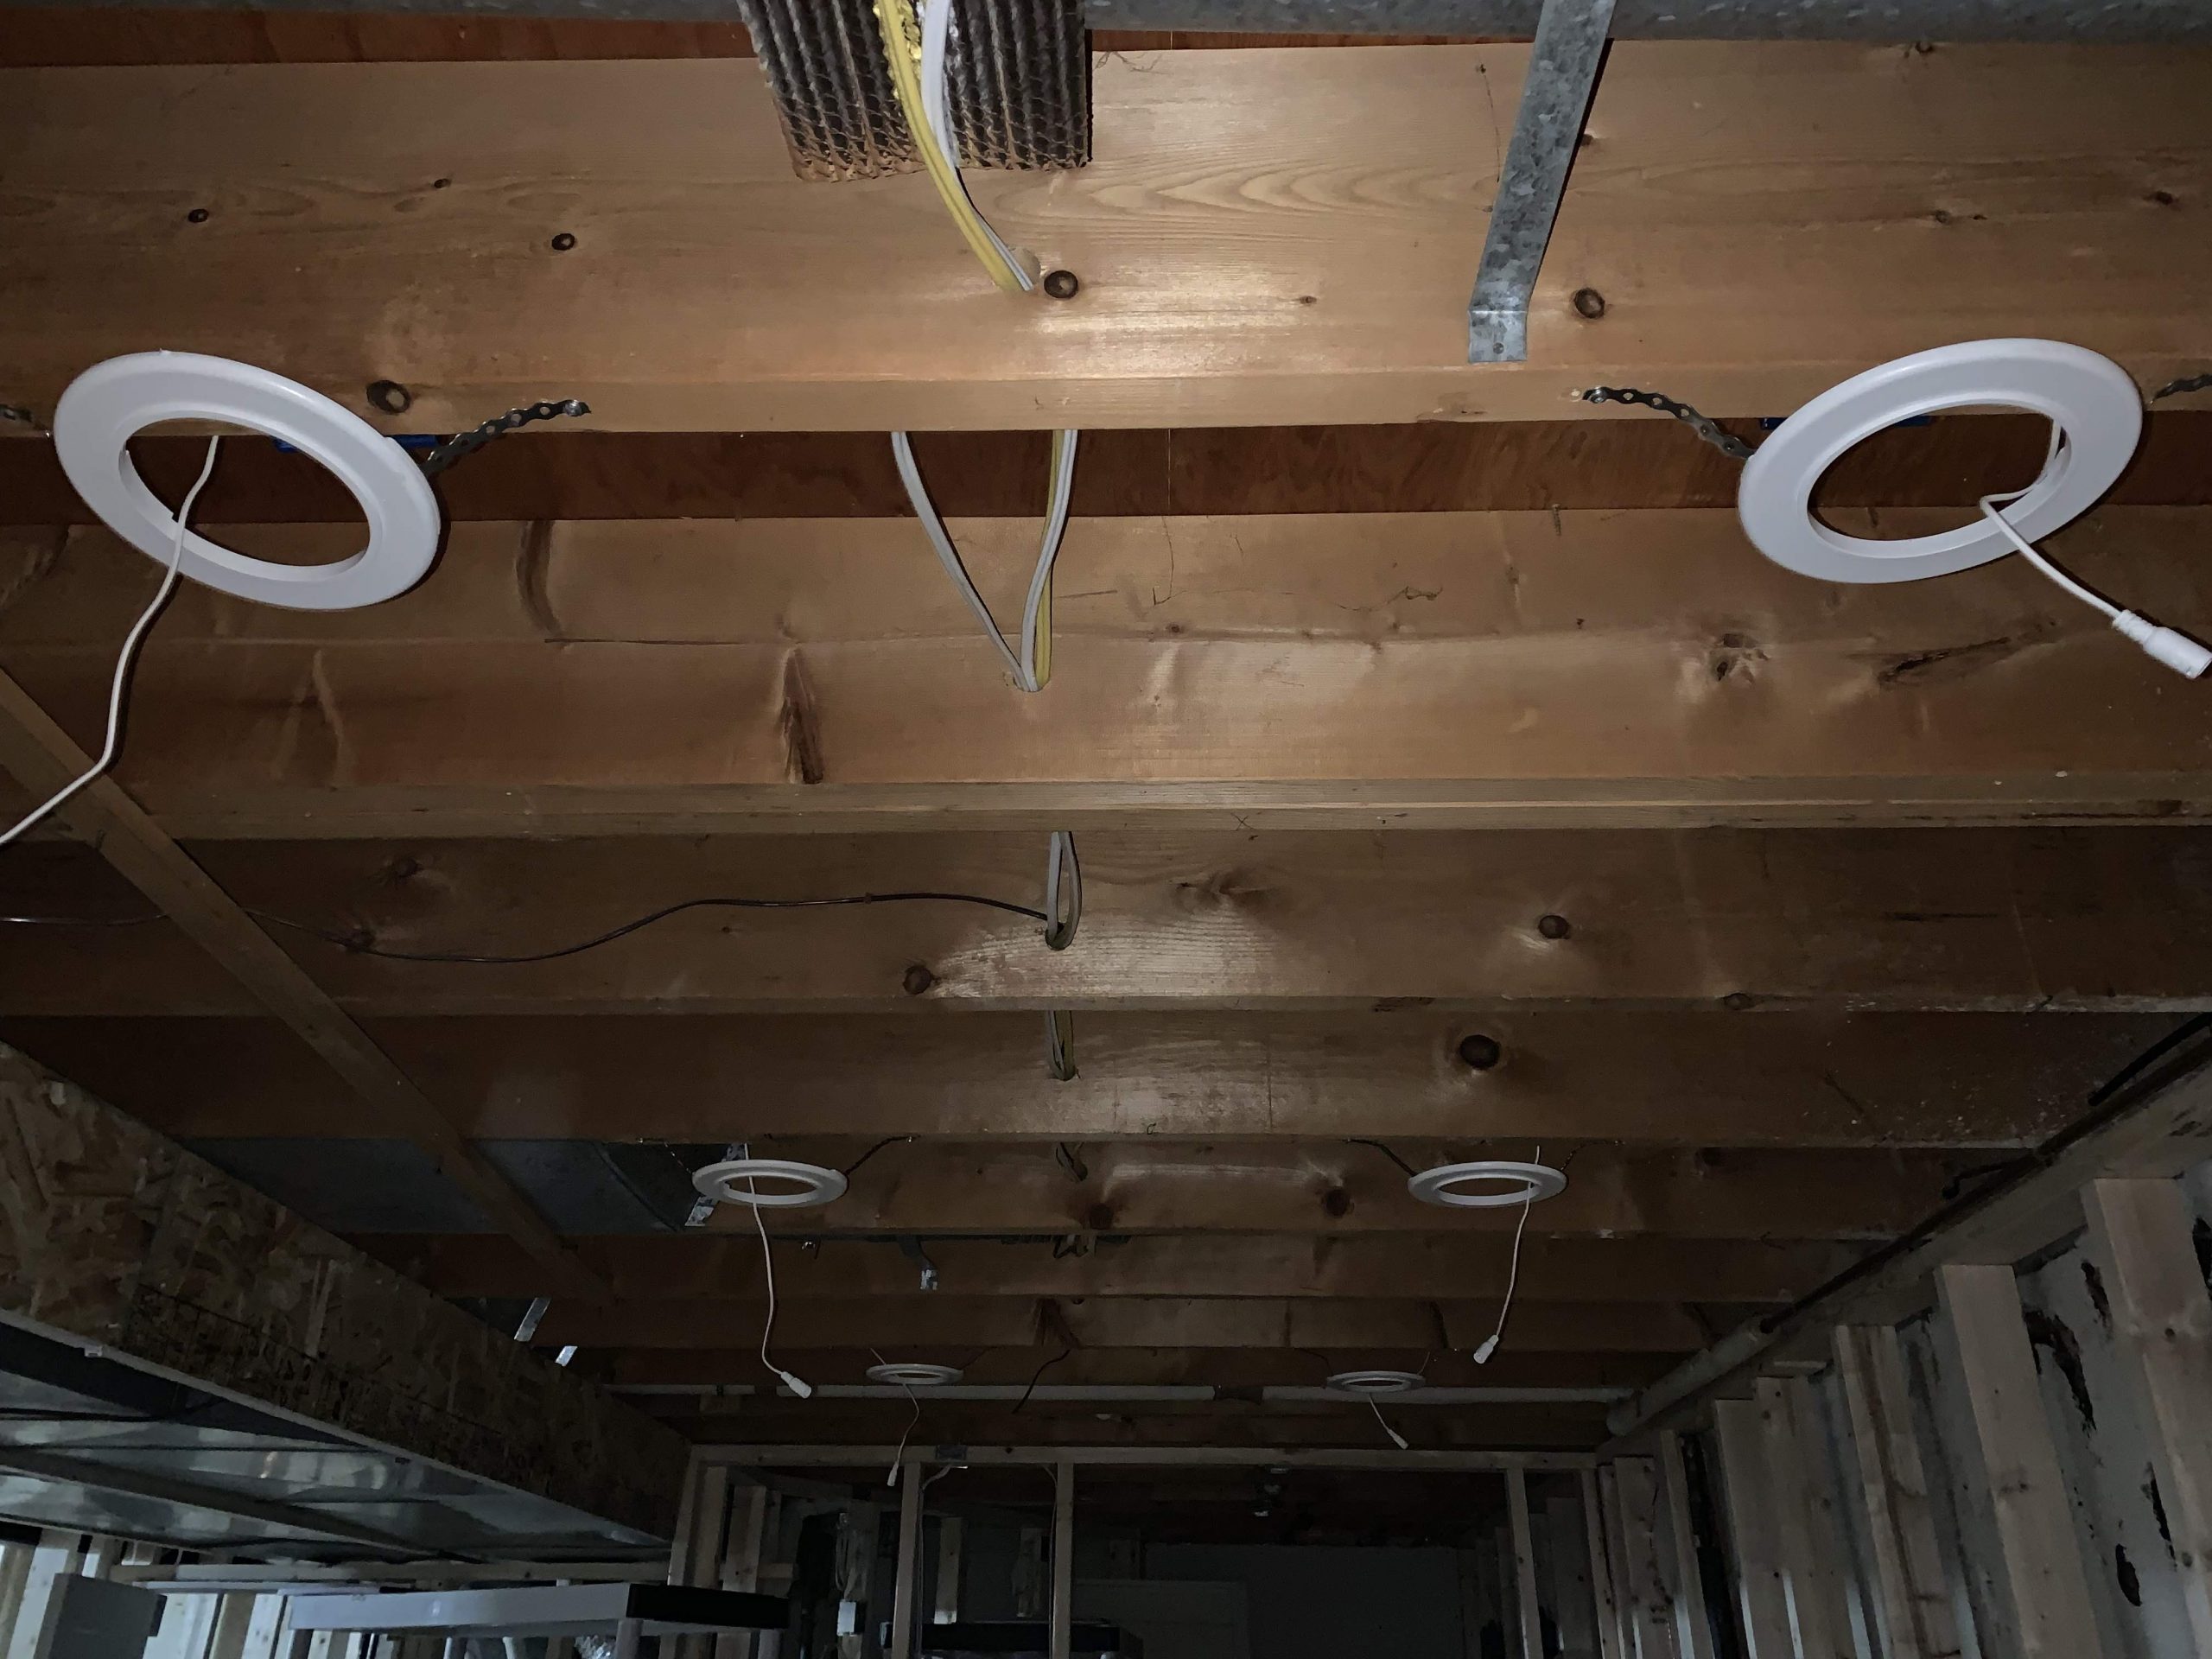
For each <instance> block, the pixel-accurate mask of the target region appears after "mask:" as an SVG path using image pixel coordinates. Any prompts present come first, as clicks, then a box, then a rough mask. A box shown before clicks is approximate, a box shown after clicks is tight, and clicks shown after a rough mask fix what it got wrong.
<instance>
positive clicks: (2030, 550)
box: [1981, 421, 2212, 680]
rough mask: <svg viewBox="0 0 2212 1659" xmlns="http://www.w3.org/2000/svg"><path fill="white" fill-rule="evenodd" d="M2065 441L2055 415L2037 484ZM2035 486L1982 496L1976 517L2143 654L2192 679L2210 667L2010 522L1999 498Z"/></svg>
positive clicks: (2211, 656)
mask: <svg viewBox="0 0 2212 1659" xmlns="http://www.w3.org/2000/svg"><path fill="white" fill-rule="evenodd" d="M2065 441H2066V434H2065V432H2064V431H2063V429H2061V428H2060V427H2059V425H2058V423H2056V421H2054V422H2052V423H2051V427H2050V448H2049V449H2048V450H2046V451H2045V452H2044V461H2043V473H2039V474H2037V476H2036V484H2040V483H2041V482H2042V481H2043V478H2044V474H2047V473H2049V472H2050V467H2051V463H2052V462H2053V461H2056V460H2057V459H2058V451H2059V448H2060V447H2061V446H2062V445H2063V443H2064V442H2065ZM2035 487H2036V485H2035V484H2031V485H2029V486H2027V488H2026V489H2019V490H2007V491H2005V492H2003V493H1999V494H1996V495H1985V496H1983V497H1982V498H1981V512H1982V517H1984V518H1986V519H1988V520H1989V522H1990V523H1991V524H1994V525H1996V526H1997V531H1998V533H1999V535H2001V536H2002V537H2004V538H2005V540H2006V541H2008V542H2010V543H2012V549H2013V550H2014V551H2015V552H2017V553H2018V554H2019V556H2021V557H2022V558H2024V559H2025V560H2026V561H2027V562H2028V563H2030V564H2031V565H2033V566H2034V567H2035V568H2036V569H2038V570H2040V571H2042V572H2043V574H2044V575H2046V576H2048V577H2050V580H2051V581H2053V582H2056V583H2057V584H2058V586H2059V587H2060V588H2063V589H2064V590H2065V591H2066V592H2068V593H2069V594H2072V595H2073V596H2074V597H2075V598H2076V599H2078V600H2080V601H2082V603H2083V604H2084V605H2087V606H2088V607H2089V608H2090V609H2092V610H2094V611H2097V612H2099V613H2101V614H2103V615H2104V616H2105V617H2106V618H2107V619H2108V620H2110V621H2111V623H2112V626H2113V629H2114V630H2115V631H2116V632H2119V633H2120V634H2121V635H2122V636H2123V637H2125V638H2126V639H2132V640H2133V641H2134V642H2135V643H2136V644H2137V645H2139V646H2141V647H2142V648H2143V650H2144V652H2145V653H2146V654H2148V655H2149V656H2151V657H2152V658H2156V659H2157V660H2158V661H2159V662H2161V663H2164V664H2165V665H2166V666H2167V667H2168V668H2171V669H2172V670H2173V671H2175V672H2176V673H2177V674H2182V675H2186V676H2187V677H2189V678H2190V679H2192V680H2193V679H2196V678H2197V677H2199V676H2201V675H2202V673H2203V672H2204V671H2205V670H2206V669H2207V668H2212V650H2207V649H2206V648H2205V647H2204V646H2203V645H2200V644H2198V643H2197V642H2196V640H2194V639H2190V637H2189V636H2188V635H2187V634H2185V633H2183V632H2181V631H2180V630H2179V629H2177V628H2169V627H2164V626H2161V625H2160V624H2158V622H2155V621H2153V620H2152V619H2151V618H2149V617H2147V616H2144V615H2141V614H2139V613H2137V612H2134V611H2128V610H2122V609H2121V608H2120V607H2119V606H2117V605H2115V604H2113V602H2112V601H2110V600H2108V599H2107V598H2105V596H2104V595H2103V594H2099V593H2095V592H2094V591H2092V590H2091V589H2090V588H2086V587H2084V586H2082V583H2080V582H2076V581H2075V580H2074V578H2073V577H2071V576H2069V575H2067V574H2066V572H2064V571H2063V570H2062V569H2059V568H2058V567H2057V566H2056V565H2055V564H2053V563H2051V562H2050V560H2049V559H2048V558H2046V557H2044V555H2043V554H2042V553H2041V552H2040V551H2039V550H2037V548H2036V547H2035V545H2034V544H2033V543H2031V542H2030V541H2029V540H2028V539H2027V537H2024V536H2023V535H2021V534H2020V532H2019V531H2017V530H2015V529H2013V528H2012V521H2011V520H2010V519H2008V518H2005V515H2004V514H2003V513H2001V512H1998V510H1997V509H1998V506H1999V504H2001V503H2004V502H2008V501H2017V500H2018V499H2020V498H2021V497H2022V496H2024V495H2025V494H2027V493H2028V491H2029V490H2032V489H2034V488H2035Z"/></svg>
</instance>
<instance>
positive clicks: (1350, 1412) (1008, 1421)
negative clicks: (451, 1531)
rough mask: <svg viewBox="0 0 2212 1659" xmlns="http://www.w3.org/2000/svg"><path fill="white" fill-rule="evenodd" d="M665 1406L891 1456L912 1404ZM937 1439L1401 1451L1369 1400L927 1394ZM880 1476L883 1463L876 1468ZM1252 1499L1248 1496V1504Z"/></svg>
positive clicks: (1574, 1424)
mask: <svg viewBox="0 0 2212 1659" xmlns="http://www.w3.org/2000/svg"><path fill="white" fill-rule="evenodd" d="M656 1414H657V1415H658V1417H659V1418H660V1419H661V1421H664V1422H665V1423H666V1424H667V1425H668V1426H669V1427H671V1428H674V1429H676V1430H677V1431H679V1432H681V1433H688V1434H690V1435H691V1436H692V1437H694V1439H696V1440H720V1439H723V1438H726V1437H727V1436H728V1435H730V1434H732V1433H746V1434H759V1435H761V1436H763V1437H764V1438H766V1437H772V1438H774V1439H776V1440H779V1441H790V1442H796V1443H807V1442H810V1441H819V1442H821V1443H823V1444H838V1443H851V1444H874V1443H876V1442H879V1441H881V1442H885V1443H886V1446H885V1450H886V1452H887V1454H888V1452H889V1449H890V1446H889V1443H892V1442H895V1441H896V1440H898V1438H899V1430H900V1429H901V1428H902V1427H905V1426H906V1423H907V1421H910V1418H911V1411H910V1408H908V1407H907V1405H906V1402H904V1401H896V1402H845V1401H823V1400H812V1401H792V1400H779V1401H773V1402H748V1403H747V1406H746V1408H744V1409H743V1410H741V1411H740V1412H737V1413H735V1414H731V1413H728V1412H726V1411H724V1412H716V1411H701V1410H698V1409H696V1408H686V1407H684V1406H683V1405H681V1404H677V1403H675V1402H662V1403H661V1406H660V1408H658V1410H657V1413H656ZM1402 1416H1404V1418H1405V1421H1403V1422H1402V1423H1399V1424H1396V1425H1395V1427H1398V1429H1399V1432H1400V1433H1402V1434H1404V1435H1405V1437H1406V1438H1407V1440H1408V1441H1409V1442H1410V1443H1411V1444H1412V1445H1413V1446H1414V1449H1415V1450H1416V1451H1420V1450H1424V1449H1426V1450H1432V1451H1456V1452H1465V1451H1497V1450H1501V1449H1502V1450H1522V1451H1551V1452H1586V1451H1587V1449H1588V1447H1589V1446H1590V1445H1591V1444H1592V1441H1593V1440H1595V1439H1596V1438H1597V1437H1598V1436H1599V1434H1600V1433H1603V1432H1604V1431H1603V1427H1602V1418H1601V1416H1600V1414H1599V1413H1597V1412H1595V1411H1593V1410H1592V1408H1590V1407H1588V1406H1576V1405H1543V1404H1538V1405H1522V1406H1512V1405H1496V1406H1479V1407H1472V1408H1451V1409H1448V1410H1445V1409H1440V1410H1435V1411H1423V1412H1420V1413H1417V1414H1416V1413H1413V1412H1410V1411H1409V1412H1407V1413H1403V1414H1402ZM917 1432H918V1433H925V1434H928V1435H929V1436H930V1437H931V1442H932V1445H933V1446H934V1445H936V1444H943V1445H949V1446H967V1447H969V1448H970V1449H973V1448H974V1447H976V1446H1002V1445H1007V1444H1011V1443H1012V1442H1013V1441H1014V1439H1015V1437H1017V1436H1019V1437H1021V1438H1023V1439H1026V1440H1031V1441H1033V1442H1036V1443H1039V1444H1042V1445H1049V1446H1068V1447H1071V1448H1073V1447H1077V1446H1112V1447H1118V1448H1122V1449H1125V1450H1127V1451H1128V1452H1132V1453H1135V1454H1140V1455H1141V1453H1142V1452H1144V1451H1145V1450H1147V1448H1152V1449H1154V1450H1155V1451H1157V1450H1165V1449H1167V1448H1176V1449H1185V1450H1187V1449H1197V1448H1204V1447H1221V1448H1224V1449H1236V1450H1249V1449H1250V1448H1253V1447H1265V1446H1286V1447H1287V1446H1311V1447H1316V1448H1320V1447H1333V1448H1336V1449H1338V1450H1342V1451H1351V1452H1361V1451H1364V1452H1367V1453H1368V1454H1369V1455H1370V1456H1372V1455H1374V1448H1376V1447H1377V1446H1379V1447H1381V1448H1382V1450H1383V1452H1385V1453H1391V1452H1396V1451H1397V1448H1396V1446H1395V1444H1394V1443H1393V1442H1391V1441H1389V1440H1385V1439H1384V1438H1383V1434H1382V1431H1381V1430H1379V1429H1377V1428H1376V1426H1375V1416H1374V1414H1373V1413H1372V1412H1371V1411H1370V1410H1369V1409H1368V1408H1367V1406H1366V1404H1365V1403H1364V1402H1362V1401H1357V1400H1349V1401H1345V1402H1342V1403H1341V1404H1331V1405H1306V1406H1301V1407H1294V1408H1283V1409H1277V1408H1273V1407H1270V1408H1267V1409H1266V1410H1249V1409H1244V1408H1239V1407H1231V1408H1230V1409H1228V1410H1224V1409H1223V1408H1221V1407H1220V1405H1219V1404H1218V1403H1213V1402H1208V1403H1203V1404H1200V1403H1191V1404H1185V1405H1181V1406H1161V1405H1135V1404H1123V1405H1121V1406H1118V1407H1117V1406H1116V1405H1114V1404H1113V1403H1111V1402H1108V1403H1105V1404H1100V1403H1098V1402H1077V1403H1072V1404H1071V1403H1065V1402H1063V1403H1055V1402H1049V1401H1037V1400H1033V1401H1031V1402H1030V1403H1029V1404H1028V1406H1027V1407H1026V1408H1024V1409H1023V1410H1021V1411H1020V1412H1019V1413H1016V1412H1014V1410H1012V1409H1011V1406H1010V1403H1008V1404H998V1405H963V1404H961V1403H959V1402H929V1403H925V1405H924V1407H923V1427H922V1428H921V1429H919V1430H918V1431H917ZM874 1472H875V1474H876V1476H877V1477H878V1478H880V1477H881V1475H882V1473H883V1471H882V1469H881V1468H880V1467H879V1468H878V1469H877V1470H876V1471H874ZM1249 1502H1250V1497H1249V1492H1248V1494H1247V1496H1246V1503H1247V1504H1248V1505H1249Z"/></svg>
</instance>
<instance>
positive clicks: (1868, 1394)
mask: <svg viewBox="0 0 2212 1659" xmlns="http://www.w3.org/2000/svg"><path fill="white" fill-rule="evenodd" d="M1835 1368H1836V1376H1837V1381H1838V1382H1839V1383H1840V1385H1841V1388H1842V1391H1843V1401H1844V1409H1845V1411H1846V1412H1847V1414H1848V1415H1849V1418H1850V1421H1851V1446H1852V1451H1853V1454H1854V1464H1855V1468H1856V1472H1857V1475H1858V1489H1859V1496H1860V1499H1861V1501H1862V1503H1863V1504H1864V1506H1865V1510H1864V1513H1865V1516H1866V1535H1867V1536H1868V1538H1870V1539H1871V1540H1872V1545H1873V1561H1872V1568H1873V1572H1872V1578H1873V1585H1872V1589H1873V1591H1874V1592H1875V1595H1876V1596H1877V1597H1878V1609H1879V1611H1880V1614H1881V1618H1882V1622H1883V1628H1884V1630H1885V1632H1886V1639H1885V1643H1884V1650H1885V1652H1887V1653H1890V1654H1891V1655H1893V1656H1895V1659H1947V1656H1949V1655H1953V1654H1955V1653H1957V1652H1958V1651H1959V1631H1958V1621H1957V1619H1956V1618H1955V1617H1954V1615H1953V1613H1952V1611H1951V1592H1950V1586H1949V1584H1948V1582H1947V1581H1946V1580H1945V1578H1944V1573H1943V1560H1942V1555H1941V1554H1940V1553H1939V1551H1938V1548H1937V1545H1936V1521H1935V1516H1934V1514H1933V1512H1932V1511H1931V1510H1930V1509H1929V1498H1928V1475H1927V1471H1926V1470H1925V1468H1924V1466H1923V1464H1922V1461H1921V1457H1920V1446H1919V1442H1918V1441H1917V1440H1916V1438H1915V1434H1914V1429H1913V1423H1912V1415H1911V1402H1910V1398H1909V1397H1908V1395H1906V1392H1905V1381H1904V1357H1903V1352H1902V1351H1901V1349H1900V1348H1899V1346H1898V1343H1897V1332H1896V1330H1895V1329H1894V1328H1893V1327H1891V1326H1889V1325H1858V1326H1854V1325H1838V1326H1837V1327H1836V1328H1835Z"/></svg>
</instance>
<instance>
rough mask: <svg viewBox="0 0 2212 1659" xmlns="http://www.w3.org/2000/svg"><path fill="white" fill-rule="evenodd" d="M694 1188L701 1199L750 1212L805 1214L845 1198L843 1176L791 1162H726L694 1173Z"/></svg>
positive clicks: (739, 1160)
mask: <svg viewBox="0 0 2212 1659" xmlns="http://www.w3.org/2000/svg"><path fill="white" fill-rule="evenodd" d="M764 1183H766V1185H763V1184H764ZM691 1185H692V1188H693V1190H694V1191H696V1192H697V1193H698V1194H699V1196H700V1197H701V1198H712V1199H713V1200H714V1201H715V1203H716V1204H736V1205H744V1206H745V1207H746V1208H747V1209H748V1210H806V1209H811V1208H813V1207H814V1206H816V1205H824V1204H835V1203H836V1201H837V1200H838V1199H840V1198H843V1197H844V1196H845V1177H844V1175H843V1173H842V1172H841V1171H838V1170H835V1169H827V1168H824V1167H823V1166H822V1165H820V1164H802V1163H798V1162H797V1161H795V1160H791V1159H788V1158H725V1159H723V1160H721V1162H720V1163H715V1164H708V1165H706V1166H703V1167H702V1168H700V1169H696V1170H694V1171H693V1172H692V1174H691Z"/></svg>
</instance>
